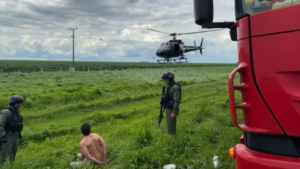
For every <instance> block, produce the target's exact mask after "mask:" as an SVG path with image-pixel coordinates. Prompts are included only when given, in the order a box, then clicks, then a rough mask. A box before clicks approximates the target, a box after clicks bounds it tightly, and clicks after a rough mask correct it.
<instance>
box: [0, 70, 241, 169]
mask: <svg viewBox="0 0 300 169" xmlns="http://www.w3.org/2000/svg"><path fill="white" fill-rule="evenodd" d="M233 68H234V67H206V68H204V67H200V68H172V69H171V70H167V69H151V70H145V71H136V70H124V71H119V72H118V73H115V72H110V71H106V72H104V73H103V74H102V73H99V72H81V73H80V72H75V73H66V72H60V73H46V74H41V73H31V74H22V73H11V74H6V75H7V76H4V77H3V78H1V79H0V83H1V87H0V89H1V91H2V92H1V96H2V97H0V105H1V106H2V107H4V106H6V104H7V102H8V99H9V97H10V96H11V95H12V94H21V95H25V96H26V103H25V104H24V106H23V107H22V109H21V113H22V114H23V115H24V124H25V125H24V131H23V140H22V141H21V142H20V147H19V151H18V153H17V160H16V162H15V163H14V164H8V163H7V164H5V166H3V167H2V168H5V169H6V168H12V169H14V168H22V169H23V168H24V169H25V168H26V169H27V168H45V169H46V168H68V167H69V163H70V162H71V161H72V160H73V159H74V158H75V157H76V153H78V152H79V151H80V149H79V141H80V140H81V139H82V135H81V133H80V126H81V125H82V124H83V123H86V122H87V123H90V124H91V125H92V132H96V133H98V134H100V135H101V136H102V137H103V138H104V140H105V141H106V143H107V145H108V162H109V166H108V167H107V168H112V169H114V168H117V169H119V168H120V169H123V168H124V169H127V168H145V169H151V168H163V166H164V165H166V164H170V163H174V164H176V165H177V167H178V168H185V169H186V168H190V169H192V168H193V169H198V168H205V169H210V168H213V165H212V158H213V156H214V155H217V156H219V160H220V166H219V168H224V169H228V168H234V163H233V162H232V161H231V160H230V158H229V157H228V149H229V148H230V147H232V146H234V145H235V144H236V142H237V141H238V139H239V137H240V135H241V132H240V131H239V130H237V129H236V128H235V127H234V126H233V124H232V122H231V119H230V112H229V104H228V101H229V100H228V93H227V86H226V81H227V77H228V74H229V72H230V71H231V70H232V69H233ZM166 71H173V72H175V76H176V79H178V81H179V82H180V83H181V85H182V89H183V92H182V93H183V100H182V104H181V107H180V109H181V110H180V114H179V116H178V122H177V124H178V125H177V133H178V135H177V137H172V136H169V135H168V134H167V127H166V119H165V115H164V118H163V121H162V124H161V127H158V115H159V107H160V105H159V101H160V92H161V87H162V86H163V85H164V84H163V83H162V82H161V81H160V77H161V74H162V73H164V72H166ZM191 72H192V73H191ZM45 75H46V76H47V78H45V77H44V76H45ZM14 81H18V83H9V82H14ZM24 86H25V87H24ZM239 97H240V96H239V95H237V98H239ZM98 168H101V167H98Z"/></svg>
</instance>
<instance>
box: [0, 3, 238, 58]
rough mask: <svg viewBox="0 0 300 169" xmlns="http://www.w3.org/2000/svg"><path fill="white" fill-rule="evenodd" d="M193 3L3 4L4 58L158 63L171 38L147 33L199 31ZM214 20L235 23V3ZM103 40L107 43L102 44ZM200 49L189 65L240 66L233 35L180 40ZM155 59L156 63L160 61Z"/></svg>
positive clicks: (0, 42)
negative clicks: (159, 52)
mask: <svg viewBox="0 0 300 169" xmlns="http://www.w3.org/2000/svg"><path fill="white" fill-rule="evenodd" d="M193 10H194V9H193V0H0V25H1V26H0V53H1V55H0V59H20V60H71V59H72V38H71V37H70V36H71V34H72V31H70V30H69V28H71V27H73V28H75V27H78V30H76V31H75V58H76V59H75V60H84V61H128V62H140V61H150V62H154V61H156V59H158V58H157V57H156V55H155V53H156V50H157V48H158V47H159V46H160V44H161V43H162V42H165V41H168V40H169V39H171V37H166V36H165V34H160V33H156V32H151V31H147V28H151V29H156V30H160V31H163V32H170V33H173V32H176V33H185V32H194V31H201V30H202V29H201V27H200V26H198V25H196V24H195V22H194V11H193ZM214 16H215V18H214V21H216V22H217V21H221V22H222V21H226V20H227V21H234V20H235V18H234V2H233V1H230V0H215V12H214ZM99 38H101V39H103V41H100V40H99ZM178 38H180V39H182V40H184V42H185V45H194V40H196V43H197V45H200V41H201V38H204V43H203V47H204V48H205V49H204V50H203V55H200V54H199V51H198V53H197V54H196V52H191V53H189V54H187V55H186V56H187V57H188V58H189V62H198V63H236V62H237V60H238V59H237V58H238V56H237V44H236V42H232V41H231V40H230V36H229V30H222V31H220V32H211V33H204V34H193V35H183V36H178ZM154 58H155V59H154Z"/></svg>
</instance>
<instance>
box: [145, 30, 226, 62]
mask: <svg viewBox="0 0 300 169" xmlns="http://www.w3.org/2000/svg"><path fill="white" fill-rule="evenodd" d="M147 30H150V31H154V32H160V33H164V34H168V35H169V36H172V37H173V39H171V40H169V42H165V43H162V44H161V46H160V48H159V49H158V50H157V51H156V56H158V57H160V58H164V59H160V60H157V62H158V63H162V64H165V63H166V62H168V63H172V58H175V59H173V60H174V62H176V63H182V62H181V60H184V59H185V61H186V62H188V61H187V57H186V56H185V55H184V53H187V52H192V51H197V50H199V51H200V54H201V55H202V49H204V48H203V47H202V45H203V38H202V41H201V44H200V46H196V41H194V45H195V46H184V42H183V41H182V40H181V39H176V36H179V35H187V34H196V33H204V32H212V31H220V30H222V29H218V30H209V31H200V32H190V33H166V32H162V31H157V30H154V29H147ZM161 61H163V62H161Z"/></svg>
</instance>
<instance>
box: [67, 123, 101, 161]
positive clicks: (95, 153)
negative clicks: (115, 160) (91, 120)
mask: <svg viewBox="0 0 300 169" xmlns="http://www.w3.org/2000/svg"><path fill="white" fill-rule="evenodd" d="M81 133H82V134H83V135H84V138H83V139H82V140H81V141H80V149H81V153H79V154H78V156H79V157H80V158H81V159H84V161H83V162H72V163H71V164H70V165H71V167H79V166H83V165H84V166H86V165H88V163H90V164H96V165H103V166H107V163H106V155H107V147H106V144H105V142H104V140H103V139H102V138H101V137H100V136H99V135H98V134H90V133H91V126H90V125H89V124H86V123H85V124H83V125H82V126H81Z"/></svg>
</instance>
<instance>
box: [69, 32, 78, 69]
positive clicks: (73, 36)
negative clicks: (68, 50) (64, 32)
mask: <svg viewBox="0 0 300 169" xmlns="http://www.w3.org/2000/svg"><path fill="white" fill-rule="evenodd" d="M69 30H72V31H73V35H72V36H71V37H72V38H73V71H75V65H74V53H75V49H74V48H75V47H74V44H75V40H74V39H75V33H74V32H75V30H77V27H76V28H69Z"/></svg>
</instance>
